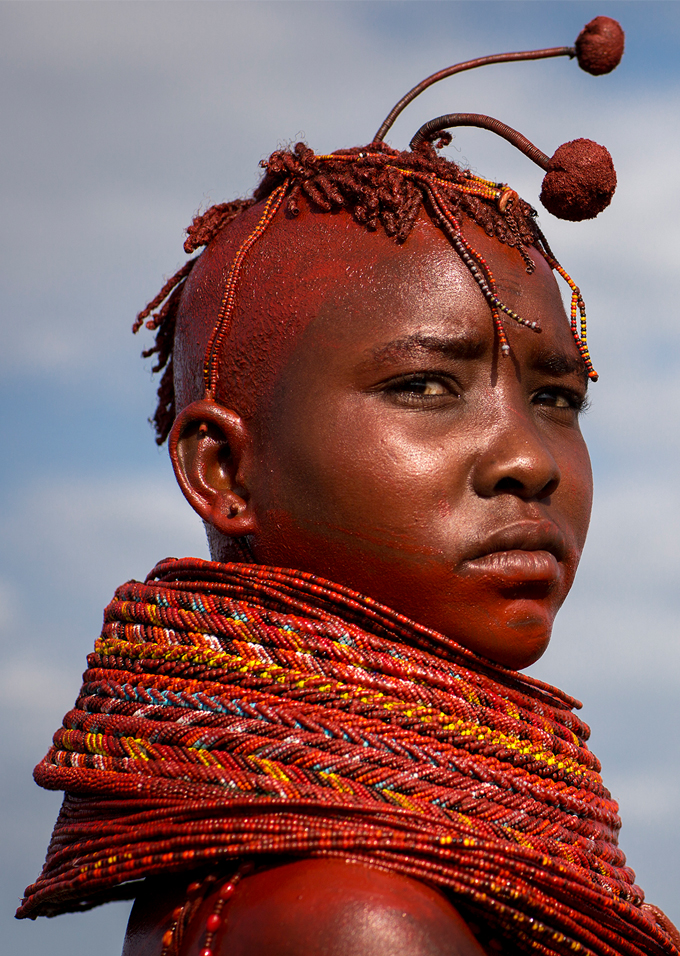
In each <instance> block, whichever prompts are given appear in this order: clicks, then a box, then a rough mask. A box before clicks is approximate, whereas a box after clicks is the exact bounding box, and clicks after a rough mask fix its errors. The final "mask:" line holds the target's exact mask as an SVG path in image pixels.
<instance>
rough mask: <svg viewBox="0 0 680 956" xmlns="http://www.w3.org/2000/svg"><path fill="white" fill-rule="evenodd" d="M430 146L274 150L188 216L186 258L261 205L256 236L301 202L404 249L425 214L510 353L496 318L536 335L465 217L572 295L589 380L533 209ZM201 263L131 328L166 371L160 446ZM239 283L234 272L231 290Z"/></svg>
mask: <svg viewBox="0 0 680 956" xmlns="http://www.w3.org/2000/svg"><path fill="white" fill-rule="evenodd" d="M449 140H450V136H449V134H447V133H441V134H440V135H439V137H438V141H437V143H436V144H435V145H436V146H442V145H444V144H446V143H447V142H448V141H449ZM435 145H433V144H432V143H431V142H429V141H425V142H423V143H422V144H421V145H419V146H418V147H417V148H416V149H414V150H409V151H405V152H400V151H398V150H395V149H392V148H391V147H389V146H387V145H386V144H384V143H382V142H377V141H374V142H373V143H371V144H370V145H368V146H365V147H354V148H352V149H345V150H338V151H337V152H334V153H332V154H330V155H325V156H319V155H317V154H315V153H314V151H313V150H311V149H310V148H309V147H308V146H307V145H305V144H304V143H297V144H296V145H295V146H294V147H293V148H292V149H280V150H277V151H276V152H274V153H272V155H271V156H270V157H269V159H267V160H265V161H263V162H262V164H261V165H262V166H263V167H264V170H265V172H264V175H263V178H262V180H261V182H260V183H259V185H258V186H257V188H256V189H255V191H254V192H253V194H252V196H250V197H249V198H247V199H239V200H236V201H234V202H228V203H220V204H217V205H214V206H211V207H210V208H209V209H208V210H206V211H205V212H204V213H202V214H200V215H197V216H196V217H195V218H194V220H193V222H192V223H191V225H190V226H189V228H188V229H187V237H186V240H185V243H184V250H185V252H187V253H193V252H195V251H196V250H197V249H200V248H202V247H205V246H207V245H208V244H209V243H210V242H211V241H212V240H213V239H214V238H215V237H216V236H217V235H218V234H219V233H221V232H222V231H223V230H225V229H227V228H229V226H230V225H231V224H232V223H234V221H235V220H237V219H238V217H239V216H241V215H242V213H243V212H244V211H245V210H247V209H249V208H250V207H251V206H254V205H255V204H258V203H263V204H265V209H267V208H269V212H268V213H265V216H263V220H261V222H264V225H263V226H262V227H261V230H260V231H259V232H258V233H257V235H255V238H258V237H259V235H260V234H261V232H263V231H264V230H265V228H266V226H267V225H268V224H269V222H270V221H271V219H272V218H273V216H274V214H275V213H276V211H278V209H279V208H280V207H281V206H282V205H283V206H284V208H285V210H286V212H287V213H288V214H289V215H291V216H293V217H295V216H297V215H298V214H299V212H300V204H301V202H307V203H308V204H309V205H310V206H311V207H312V208H313V209H314V210H316V211H320V212H329V213H330V212H337V211H340V210H344V211H345V212H347V213H348V214H349V215H351V216H352V218H353V219H354V220H355V222H357V223H358V224H360V225H361V226H363V227H364V228H366V229H367V230H372V231H374V230H378V229H383V230H384V231H385V233H386V234H387V235H388V236H389V237H391V238H393V239H394V241H395V242H396V243H400V244H401V243H404V242H405V241H406V239H407V238H408V236H409V234H410V232H411V230H412V229H413V226H414V223H415V222H416V219H417V218H418V215H419V214H420V213H421V211H424V212H425V213H426V214H427V215H428V216H429V218H430V219H431V220H432V221H433V223H434V224H435V225H437V226H439V227H440V228H441V229H442V230H443V231H444V232H445V233H446V235H447V236H448V238H449V240H450V241H451V244H452V245H453V246H454V248H455V250H456V252H457V253H458V254H459V255H460V257H461V259H462V260H463V262H464V263H465V264H466V266H467V267H468V269H469V270H470V272H471V274H472V276H473V278H474V279H475V281H476V282H477V283H478V285H479V287H480V289H481V291H482V293H483V294H484V296H485V298H486V299H487V302H488V303H489V306H490V309H491V313H492V316H493V319H494V322H495V325H496V329H497V332H498V336H499V340H500V344H501V348H502V350H503V351H504V352H506V353H507V351H508V350H509V347H508V345H507V338H506V336H505V331H504V328H503V323H502V321H501V313H504V314H506V315H509V316H510V317H511V318H513V319H514V320H515V321H517V322H519V323H520V324H525V325H529V326H530V327H531V328H533V329H534V330H536V331H538V330H539V328H538V325H537V324H536V323H528V322H524V320H523V319H522V318H521V317H520V316H518V315H517V314H516V313H514V312H513V311H512V310H511V309H509V308H507V306H505V305H504V304H503V303H502V302H501V301H500V299H498V297H497V295H496V289H495V284H494V281H493V276H492V275H491V273H490V271H489V269H488V267H487V266H486V263H485V261H484V260H483V258H482V257H481V256H480V255H479V254H478V253H477V252H476V251H475V250H474V249H473V248H472V247H471V246H469V244H468V243H467V242H466V240H465V239H464V237H463V234H462V231H461V218H462V217H464V218H466V219H468V220H471V221H472V222H474V223H476V224H477V225H478V226H480V227H481V228H482V229H484V231H485V232H486V234H487V235H488V236H490V237H492V238H495V239H496V240H497V241H499V242H501V243H504V244H505V245H508V246H510V247H512V248H515V249H517V251H518V252H519V254H520V255H521V256H522V258H523V260H524V262H525V265H526V270H527V272H528V273H531V272H532V271H533V269H534V262H533V260H532V258H531V255H530V253H529V250H530V249H533V250H534V251H537V252H538V253H539V254H541V255H542V256H543V257H544V258H545V259H546V260H547V261H548V263H549V264H550V265H551V267H552V268H556V269H557V270H558V271H559V272H560V274H562V275H563V276H564V278H565V279H566V280H567V282H568V283H569V284H570V285H571V287H572V313H573V315H572V330H573V331H574V337H575V340H576V343H577V346H578V347H579V350H580V351H581V354H582V355H583V358H584V362H585V365H586V368H587V370H588V372H589V374H590V375H591V377H592V378H595V377H596V374H595V373H594V370H593V369H592V365H591V364H590V359H589V356H588V352H587V346H586V342H585V334H584V328H583V323H582V329H581V332H577V331H576V325H575V313H576V307H577V306H579V307H580V308H581V311H582V314H583V312H584V310H583V301H582V299H581V296H580V292H579V291H578V289H577V288H576V286H574V284H573V283H572V282H571V280H570V278H569V277H568V276H567V274H566V273H565V272H564V270H563V269H562V268H561V266H559V264H558V263H557V261H556V260H555V258H554V256H553V254H552V251H551V250H550V247H549V245H548V243H547V241H546V240H545V237H544V236H543V234H542V232H541V230H540V228H539V226H538V223H537V222H536V215H537V214H536V211H535V209H533V207H532V206H530V205H529V204H528V203H527V202H525V201H524V200H523V199H520V198H519V196H517V194H516V193H515V192H514V191H513V190H511V189H510V188H509V187H507V186H505V185H504V184H502V183H494V182H490V181H488V180H483V179H480V178H479V177H476V176H473V175H472V174H471V173H470V172H469V171H468V170H464V169H462V168H461V167H460V166H458V165H457V164H456V163H454V162H451V161H449V160H446V159H444V158H443V157H441V156H440V155H439V154H438V153H437V152H436V149H435ZM273 199H276V200H277V201H276V203H275V205H272V200H273ZM268 203H269V207H268V206H267V204H268ZM272 209H273V212H271V210H272ZM265 220H266V221H265ZM251 240H252V237H251ZM251 244H252V241H251ZM237 258H238V257H237ZM199 259H200V255H199V256H196V257H194V258H193V259H190V260H189V261H188V262H186V263H185V264H184V265H183V266H182V267H181V268H180V269H179V270H178V271H177V272H176V273H175V274H174V275H173V276H172V278H170V279H169V280H168V281H167V282H166V283H165V285H164V286H163V288H162V289H161V290H160V292H159V293H158V295H156V296H155V298H153V299H152V300H151V302H149V304H148V305H147V306H146V308H144V309H143V310H142V311H141V312H140V313H139V315H138V316H137V319H136V321H135V323H134V325H133V332H137V331H138V330H139V329H140V328H141V326H142V325H143V324H145V325H146V328H148V329H150V330H153V331H155V332H156V336H155V342H154V344H153V345H152V346H151V347H150V348H148V349H145V350H144V351H143V352H142V355H143V357H144V358H149V357H151V356H156V361H155V364H154V366H153V371H154V372H163V375H162V377H161V381H160V386H159V388H158V405H157V408H156V411H155V414H154V416H153V419H152V421H153V424H154V425H155V429H156V441H157V443H158V444H159V445H160V444H162V443H163V442H164V441H165V439H166V438H167V436H168V434H169V432H170V429H171V427H172V424H173V421H174V419H175V415H176V413H177V407H176V400H175V387H174V372H173V348H174V338H175V325H176V320H177V314H178V309H179V305H180V300H181V297H182V292H183V289H184V285H185V283H186V280H187V278H188V276H189V275H190V273H191V271H192V269H193V268H194V266H195V265H196V263H197V262H198V260H199ZM236 278H237V276H236V274H235V273H234V272H233V270H232V276H230V279H233V282H232V285H231V290H232V292H233V287H234V283H235V281H236ZM229 282H230V280H228V282H227V286H228V287H229ZM231 301H233V295H232V297H231ZM226 311H227V310H226V307H225V308H223V310H222V312H223V313H224V312H226ZM216 318H217V322H216V328H215V332H214V333H213V338H212V340H211V348H212V352H213V353H214V354H213V356H212V358H210V359H207V360H206V361H207V363H208V362H209V363H210V365H211V367H210V369H209V370H208V377H209V376H210V375H211V376H212V384H213V386H214V382H215V379H216V374H217V373H216V362H217V359H218V355H217V352H218V351H219V346H220V345H221V343H222V342H223V341H224V336H225V335H226V334H227V333H228V316H227V315H226V314H223V315H220V316H218V317H216ZM583 318H585V316H584V314H583ZM220 323H221V325H220ZM216 333H218V334H216ZM206 390H207V391H208V392H209V393H210V395H211V397H212V391H213V390H212V389H211V388H210V382H209V381H208V380H206Z"/></svg>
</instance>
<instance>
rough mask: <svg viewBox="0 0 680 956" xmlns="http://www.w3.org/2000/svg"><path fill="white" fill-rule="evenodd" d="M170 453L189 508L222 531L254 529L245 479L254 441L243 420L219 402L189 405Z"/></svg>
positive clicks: (181, 416)
mask: <svg viewBox="0 0 680 956" xmlns="http://www.w3.org/2000/svg"><path fill="white" fill-rule="evenodd" d="M168 444H169V447H170V458H171V460H172V467H173V468H174V470H175V476H176V478H177V481H178V483H179V486H180V488H181V489H182V491H183V492H184V497H185V498H186V499H187V501H188V502H189V504H190V505H191V507H192V508H193V509H194V511H196V512H197V513H198V514H199V515H200V516H201V518H203V520H204V521H207V522H208V524H211V525H212V526H213V527H214V528H216V529H217V530H218V531H220V532H222V534H225V535H229V536H230V537H241V536H242V535H246V534H255V533H256V531H257V522H256V520H255V515H254V512H253V504H252V501H251V498H250V494H249V492H248V488H247V484H246V477H245V476H246V474H247V472H248V470H249V469H248V466H249V464H250V463H251V462H252V441H251V436H250V433H249V431H248V428H247V426H246V424H245V422H244V421H243V419H242V418H241V417H240V416H239V415H238V414H237V413H236V412H233V411H230V410H229V409H227V408H223V407H222V406H221V405H218V404H217V403H216V402H211V401H200V402H192V404H191V405H187V407H186V408H184V409H183V410H182V411H181V412H180V413H179V415H178V416H177V418H176V419H175V424H174V425H173V426H172V431H171V432H170V437H169V442H168Z"/></svg>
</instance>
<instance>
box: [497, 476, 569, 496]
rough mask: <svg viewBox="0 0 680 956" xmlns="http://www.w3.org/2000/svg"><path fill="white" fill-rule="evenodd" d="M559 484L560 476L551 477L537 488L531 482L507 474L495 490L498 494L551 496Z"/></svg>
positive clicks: (499, 481) (498, 482)
mask: <svg viewBox="0 0 680 956" xmlns="http://www.w3.org/2000/svg"><path fill="white" fill-rule="evenodd" d="M558 484H559V478H551V479H550V480H549V481H547V482H546V483H545V484H544V485H543V486H542V487H541V488H538V489H537V488H536V487H535V485H534V484H533V483H531V482H526V481H521V480H520V479H519V478H513V477H512V476H510V475H506V476H505V477H504V478H501V479H499V480H498V481H497V482H496V484H495V486H494V492H495V493H496V494H497V495H503V494H506V495H517V496H518V497H520V498H539V499H541V500H542V499H543V498H549V497H550V495H552V494H553V493H554V492H555V491H556V490H557V486H558Z"/></svg>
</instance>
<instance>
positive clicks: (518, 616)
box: [449, 601, 555, 671]
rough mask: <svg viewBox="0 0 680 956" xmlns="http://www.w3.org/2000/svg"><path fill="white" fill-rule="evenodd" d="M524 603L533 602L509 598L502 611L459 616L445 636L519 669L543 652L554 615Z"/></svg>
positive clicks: (493, 659)
mask: <svg viewBox="0 0 680 956" xmlns="http://www.w3.org/2000/svg"><path fill="white" fill-rule="evenodd" d="M527 603H528V604H530V605H533V604H534V602H517V601H513V602H512V604H511V606H510V607H506V608H505V609H504V612H505V613H503V614H500V615H494V614H488V613H487V614H486V615H478V616H476V618H475V619H474V620H469V619H468V620H467V621H462V622H461V621H460V619H459V620H458V621H457V626H456V627H455V628H451V629H450V630H449V636H450V637H452V638H453V639H454V640H455V641H456V642H457V643H458V644H462V645H463V647H467V648H468V649H469V650H471V651H474V652H475V653H476V654H479V655H480V657H486V658H488V659H489V660H492V661H494V663H496V664H501V665H502V666H503V667H508V668H510V670H515V671H519V670H523V669H524V668H525V667H529V666H530V665H531V664H535V663H536V661H537V660H538V659H539V658H540V657H542V656H543V654H544V653H545V651H546V649H547V647H548V644H549V643H550V636H551V634H552V626H553V620H554V617H555V615H554V613H553V612H552V610H550V611H548V610H547V609H546V608H544V607H539V608H536V607H535V606H533V607H526V604H527ZM518 605H520V606H518ZM521 605H524V606H521ZM478 610H479V609H478ZM461 624H462V627H461Z"/></svg>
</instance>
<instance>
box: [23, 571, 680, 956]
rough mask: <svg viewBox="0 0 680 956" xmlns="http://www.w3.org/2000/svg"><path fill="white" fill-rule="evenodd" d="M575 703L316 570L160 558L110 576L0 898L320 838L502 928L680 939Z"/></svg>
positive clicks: (605, 943)
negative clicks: (15, 865)
mask: <svg viewBox="0 0 680 956" xmlns="http://www.w3.org/2000/svg"><path fill="white" fill-rule="evenodd" d="M575 706H580V705H578V702H576V701H574V700H572V699H571V698H569V697H567V696H566V695H564V694H562V693H560V692H559V691H557V690H555V689H554V688H551V687H549V686H548V685H545V684H542V683H540V682H538V681H535V680H532V679H531V678H528V677H524V676H521V675H519V674H517V673H515V672H513V671H507V670H505V669H504V668H502V667H500V666H498V665H495V664H493V663H491V662H489V661H486V660H483V659H481V658H479V657H477V656H476V655H475V654H473V653H472V652H470V651H468V650H466V649H464V648H462V647H460V646H458V645H457V644H455V643H454V642H453V641H451V640H450V639H448V638H446V637H444V636H443V635H440V634H437V633H435V632H433V631H430V630H428V629H427V628H424V627H422V626H420V625H417V624H415V623H413V622H411V621H409V620H408V619H407V618H405V617H404V616H402V615H400V614H398V613H396V612H393V611H391V610H389V609H387V608H385V607H382V606H381V605H379V604H376V603H375V602H374V601H372V600H370V599H368V598H364V597H361V596H360V595H358V594H355V593H354V592H352V591H350V590H348V589H346V588H344V587H340V586H336V585H333V584H331V583H329V582H327V581H323V580H320V579H318V578H315V577H314V576H313V575H310V574H306V573H301V572H292V571H287V570H281V569H273V568H267V567H263V566H257V565H240V564H224V565H220V564H215V563H211V562H205V561H200V560H198V559H185V560H183V561H176V560H174V559H168V560H167V561H165V562H162V563H161V564H159V565H158V566H157V567H156V568H155V569H154V570H153V571H152V573H151V574H150V575H149V578H148V579H147V581H146V583H144V584H141V583H138V582H135V581H131V582H128V583H127V584H125V585H123V586H122V587H121V588H119V589H118V590H117V592H116V595H115V597H114V599H113V601H112V602H111V604H110V605H109V606H108V608H107V609H106V612H105V619H104V628H103V630H102V634H101V637H100V638H99V639H98V641H97V642H96V645H95V650H94V653H93V654H91V655H90V656H89V658H88V669H87V670H86V672H85V674H84V682H83V686H82V689H81V692H80V696H79V697H78V700H77V702H76V705H75V707H74V709H73V710H71V711H70V712H69V713H68V714H67V715H66V717H65V718H64V722H63V727H62V728H61V729H60V730H58V731H57V733H56V734H55V737H54V746H53V747H52V749H51V750H50V752H49V753H48V755H47V756H46V757H45V759H44V760H43V761H42V763H41V764H39V766H38V767H37V768H36V772H35V777H36V780H37V782H38V783H39V784H40V785H41V786H44V787H46V788H49V789H62V790H65V791H67V792H66V796H65V799H64V804H63V808H62V811H61V814H60V816H59V819H58V821H57V824H56V827H55V830H54V834H53V837H52V843H51V846H50V849H49V852H48V856H47V861H46V863H45V867H44V869H43V872H42V874H41V876H40V878H39V879H38V881H37V882H36V883H35V884H33V885H32V886H30V887H29V888H28V889H27V895H26V899H25V900H24V903H23V905H22V907H21V908H20V910H19V912H18V915H19V916H30V917H34V916H37V915H41V914H42V915H54V914H56V913H59V912H64V911H68V910H73V909H78V908H82V907H84V906H90V905H94V904H96V903H97V902H103V901H105V900H107V899H111V898H114V897H120V896H121V895H123V896H124V895H126V891H127V894H128V895H132V894H133V893H134V888H135V887H134V881H137V880H140V879H142V878H145V877H148V876H153V875H155V874H160V873H164V874H167V873H170V872H180V871H191V870H196V869H197V868H201V867H204V866H205V865H209V864H223V865H225V866H227V867H228V868H229V867H232V868H233V866H234V864H235V863H236V862H237V861H238V860H243V859H248V860H251V861H257V860H258V859H260V860H266V861H272V860H276V859H281V860H285V859H289V858H290V857H291V856H309V857H336V858H341V859H344V860H349V861H360V862H363V863H368V864H369V865H370V864H373V865H377V866H382V867H385V868H387V869H389V870H392V871H395V872H398V873H401V874H405V875H409V876H413V877H416V878H418V879H422V880H425V881H427V882H430V883H433V884H434V885H436V886H439V887H440V888H441V889H442V890H444V891H445V892H447V893H448V894H449V895H450V896H451V898H452V900H453V901H454V903H455V905H456V906H459V907H460V908H461V910H462V912H463V913H465V914H467V915H469V916H471V917H475V916H478V917H481V918H482V919H483V920H484V921H485V924H486V925H489V926H490V927H491V928H492V929H493V930H494V932H495V933H496V934H497V935H498V936H499V937H500V938H501V939H504V940H508V941H511V942H512V944H513V946H515V947H518V948H519V949H520V950H525V951H533V952H539V953H544V954H566V953H584V954H585V953H588V954H595V953H596V954H602V956H614V954H617V956H623V954H626V956H641V954H661V953H666V954H669V956H678V950H677V949H676V948H675V946H674V944H673V942H672V940H671V938H670V937H669V935H668V934H667V933H666V932H665V930H664V929H663V928H662V927H661V926H660V925H659V924H658V923H657V921H656V920H655V919H654V918H653V916H652V915H651V912H650V910H649V909H645V906H644V905H643V894H642V891H641V890H640V889H639V888H638V887H637V886H636V885H635V883H634V874H633V873H632V871H631V870H630V869H629V868H627V867H626V866H625V858H624V856H623V853H622V852H621V850H620V849H619V848H618V846H617V833H618V829H619V825H620V822H619V818H618V816H617V806H616V804H615V803H614V801H613V800H612V799H611V797H610V794H609V793H608V791H607V790H606V789H605V787H604V786H603V784H602V780H601V778H600V775H599V763H598V761H597V759H596V757H595V756H594V755H593V754H592V753H591V752H590V751H589V750H588V748H587V746H586V743H585V741H586V739H587V737H588V728H587V727H586V725H585V724H583V723H582V721H580V720H579V719H578V718H577V717H576V716H575V715H574V713H573V708H574V707H575ZM230 861H232V862H230ZM126 883H127V884H131V886H129V887H127V889H126V886H125V884H126Z"/></svg>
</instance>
